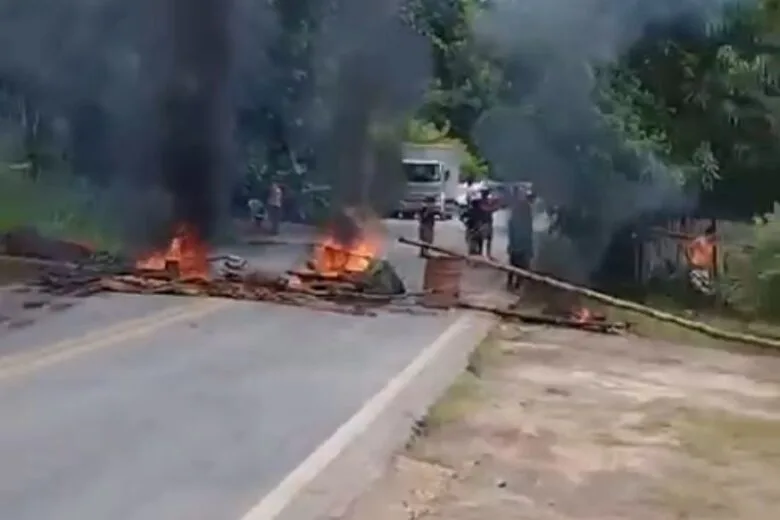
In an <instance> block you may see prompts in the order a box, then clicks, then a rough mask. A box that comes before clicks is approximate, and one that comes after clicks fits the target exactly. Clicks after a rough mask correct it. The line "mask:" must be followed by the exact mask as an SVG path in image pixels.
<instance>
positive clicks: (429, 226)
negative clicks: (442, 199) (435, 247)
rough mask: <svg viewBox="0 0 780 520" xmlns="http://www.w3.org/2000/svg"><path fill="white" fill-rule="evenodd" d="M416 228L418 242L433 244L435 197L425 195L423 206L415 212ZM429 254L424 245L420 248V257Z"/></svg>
mask: <svg viewBox="0 0 780 520" xmlns="http://www.w3.org/2000/svg"><path fill="white" fill-rule="evenodd" d="M417 218H418V228H417V233H418V237H419V239H420V242H425V243H426V244H433V238H434V234H435V228H436V198H434V197H426V198H425V201H424V203H423V207H422V208H421V209H420V212H419V213H418V214H417ZM428 255H429V253H428V250H427V249H426V248H424V247H421V248H420V257H421V258H427V257H428Z"/></svg>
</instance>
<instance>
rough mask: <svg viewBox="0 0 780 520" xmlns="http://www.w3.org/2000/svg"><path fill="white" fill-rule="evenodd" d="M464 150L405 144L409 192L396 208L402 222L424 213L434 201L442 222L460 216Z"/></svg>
mask: <svg viewBox="0 0 780 520" xmlns="http://www.w3.org/2000/svg"><path fill="white" fill-rule="evenodd" d="M463 157H464V150H463V149H462V148H461V147H460V146H458V145H453V144H447V143H443V144H434V143H429V144H413V143H404V146H403V158H402V166H403V172H404V178H405V179H404V180H405V188H404V192H403V197H402V199H401V200H400V201H399V203H398V206H397V208H396V211H395V213H396V215H397V216H400V217H402V218H405V217H410V216H413V215H414V214H415V213H416V212H418V211H420V209H421V208H422V207H423V205H424V203H425V199H426V198H429V197H432V198H433V200H434V201H435V203H434V204H435V206H436V211H437V213H438V214H439V216H440V218H442V219H450V218H452V217H453V216H455V215H457V214H458V203H457V196H458V183H459V178H460V167H461V164H462V162H463Z"/></svg>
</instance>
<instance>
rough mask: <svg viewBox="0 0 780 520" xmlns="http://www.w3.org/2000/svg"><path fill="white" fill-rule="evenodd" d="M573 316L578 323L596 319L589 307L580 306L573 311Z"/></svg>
mask: <svg viewBox="0 0 780 520" xmlns="http://www.w3.org/2000/svg"><path fill="white" fill-rule="evenodd" d="M572 318H573V319H574V321H576V322H577V323H590V322H591V321H593V320H594V315H593V313H592V312H591V311H590V309H588V308H587V307H580V308H579V309H577V310H575V311H574V312H573V313H572Z"/></svg>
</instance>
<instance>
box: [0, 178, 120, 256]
mask: <svg viewBox="0 0 780 520" xmlns="http://www.w3.org/2000/svg"><path fill="white" fill-rule="evenodd" d="M110 215H111V208H109V207H108V204H107V203H105V204H104V203H102V202H101V198H100V197H99V196H98V195H97V193H96V192H95V190H94V189H92V188H91V187H90V186H87V185H86V183H84V182H82V181H79V180H78V179H73V178H69V177H68V176H65V175H48V176H46V177H45V178H39V179H37V180H32V179H30V177H29V176H28V175H27V172H26V171H25V170H19V169H12V168H9V167H4V168H2V169H1V170H0V232H3V231H6V230H9V229H13V228H16V227H20V226H34V227H35V228H36V229H38V230H39V231H40V232H41V233H43V234H47V235H51V236H56V237H62V238H68V239H72V240H80V241H84V242H86V243H88V244H91V245H93V246H94V247H98V248H101V249H105V250H116V249H118V247H119V245H120V238H121V236H120V234H119V233H118V230H117V229H115V228H112V227H111V225H110V223H111V222H112V220H113V219H112V218H111V217H110Z"/></svg>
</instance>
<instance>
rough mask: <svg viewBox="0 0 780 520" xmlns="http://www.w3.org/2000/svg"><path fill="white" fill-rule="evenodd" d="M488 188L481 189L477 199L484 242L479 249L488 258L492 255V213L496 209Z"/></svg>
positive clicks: (496, 205)
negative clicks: (480, 194)
mask: <svg viewBox="0 0 780 520" xmlns="http://www.w3.org/2000/svg"><path fill="white" fill-rule="evenodd" d="M491 195H492V194H491V192H490V190H489V189H484V190H482V197H481V198H480V199H479V220H480V236H481V240H482V243H483V244H484V245H483V247H482V248H480V251H481V253H480V254H482V253H484V254H485V256H487V257H488V258H492V257H493V213H495V211H496V210H497V209H498V204H497V201H496V200H494V199H493V197H492V196H491Z"/></svg>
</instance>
